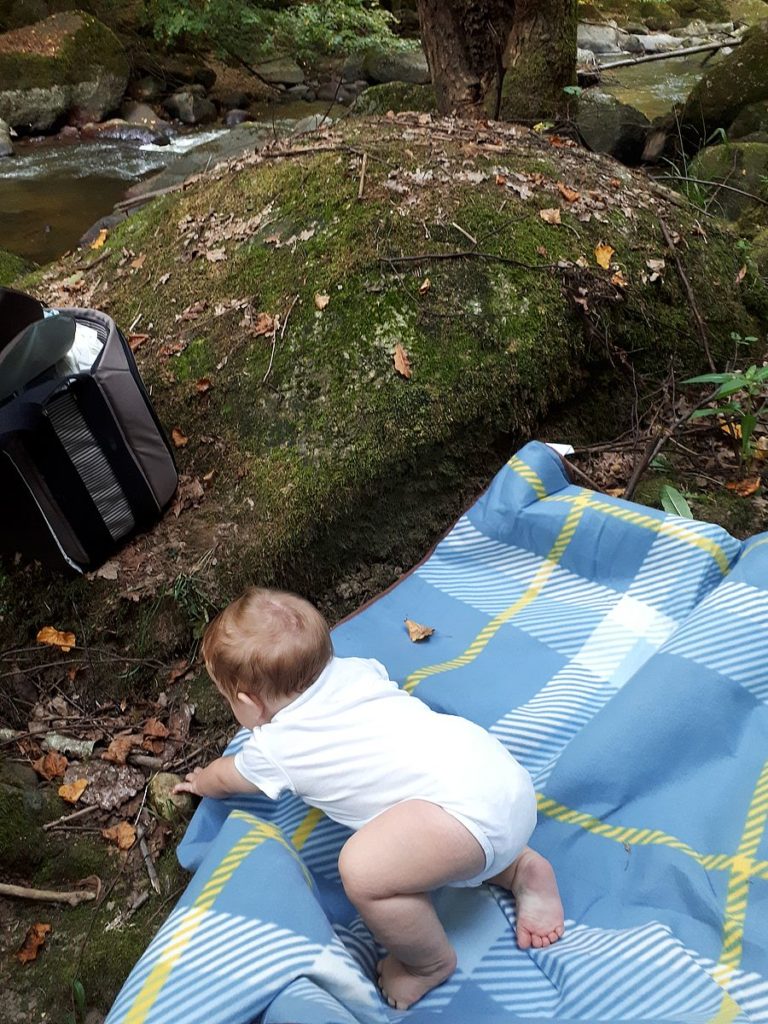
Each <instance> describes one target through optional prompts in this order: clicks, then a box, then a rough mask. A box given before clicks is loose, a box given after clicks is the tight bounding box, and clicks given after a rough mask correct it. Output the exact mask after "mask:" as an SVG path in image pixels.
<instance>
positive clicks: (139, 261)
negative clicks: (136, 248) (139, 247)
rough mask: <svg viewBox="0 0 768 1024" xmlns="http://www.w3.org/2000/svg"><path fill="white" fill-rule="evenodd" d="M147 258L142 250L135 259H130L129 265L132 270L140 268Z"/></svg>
mask: <svg viewBox="0 0 768 1024" xmlns="http://www.w3.org/2000/svg"><path fill="white" fill-rule="evenodd" d="M146 258H147V254H146V253H145V252H143V253H142V254H141V255H140V256H137V257H136V259H135V260H131V266H132V267H133V269H134V270H141V268H142V267H143V266H144V260H145V259H146Z"/></svg>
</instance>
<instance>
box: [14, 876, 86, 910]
mask: <svg viewBox="0 0 768 1024" xmlns="http://www.w3.org/2000/svg"><path fill="white" fill-rule="evenodd" d="M0 896H15V897H18V898H19V899H23V900H40V901H42V902H43V903H68V904H69V905H70V907H76V906H77V905H78V904H79V903H87V902H88V901H89V900H95V899H96V893H95V892H93V890H88V889H81V890H79V891H77V892H56V891H54V890H53V889H27V888H26V886H23V885H8V884H7V883H6V882H0Z"/></svg>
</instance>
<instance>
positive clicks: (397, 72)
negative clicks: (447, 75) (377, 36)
mask: <svg viewBox="0 0 768 1024" xmlns="http://www.w3.org/2000/svg"><path fill="white" fill-rule="evenodd" d="M363 71H364V73H363V74H362V75H359V76H357V77H359V78H367V79H369V80H370V81H371V82H379V83H384V82H411V83H412V84H413V85H426V84H427V83H429V82H430V81H431V78H430V74H429V65H428V64H427V58H426V57H425V56H424V51H423V50H422V49H421V48H420V47H419V49H418V50H371V51H370V52H369V53H368V54H366V57H365V62H364V64H363Z"/></svg>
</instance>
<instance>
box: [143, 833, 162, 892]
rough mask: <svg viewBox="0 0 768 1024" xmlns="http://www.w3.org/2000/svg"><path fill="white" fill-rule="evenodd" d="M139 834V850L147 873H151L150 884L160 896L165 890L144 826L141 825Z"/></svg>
mask: <svg viewBox="0 0 768 1024" xmlns="http://www.w3.org/2000/svg"><path fill="white" fill-rule="evenodd" d="M137 836H138V840H139V850H140V851H141V856H142V857H143V858H144V865H145V867H146V869H147V874H148V875H149V884H150V885H151V886H152V888H153V889H154V890H155V892H156V893H157V895H158V896H160V895H162V892H163V890H162V889H161V888H160V879H159V878H158V877H157V870H156V868H155V862H154V861H153V860H152V854H151V853H150V852H149V847H148V846H147V839H146V833H145V831H144V829H143V828H141V827H139V830H138V832H137Z"/></svg>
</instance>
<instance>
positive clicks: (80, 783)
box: [59, 779, 88, 804]
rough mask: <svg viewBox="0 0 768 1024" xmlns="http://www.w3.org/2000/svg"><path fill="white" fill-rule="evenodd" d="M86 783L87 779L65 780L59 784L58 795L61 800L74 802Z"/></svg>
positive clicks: (83, 790) (80, 794)
mask: <svg viewBox="0 0 768 1024" xmlns="http://www.w3.org/2000/svg"><path fill="white" fill-rule="evenodd" d="M87 785H88V779H75V781H74V782H65V783H64V784H63V785H61V786H59V796H60V797H61V799H62V800H66V801H67V803H68V804H76V803H77V801H78V800H79V799H80V797H81V796H82V795H83V793H84V792H85V788H86V786H87Z"/></svg>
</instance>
